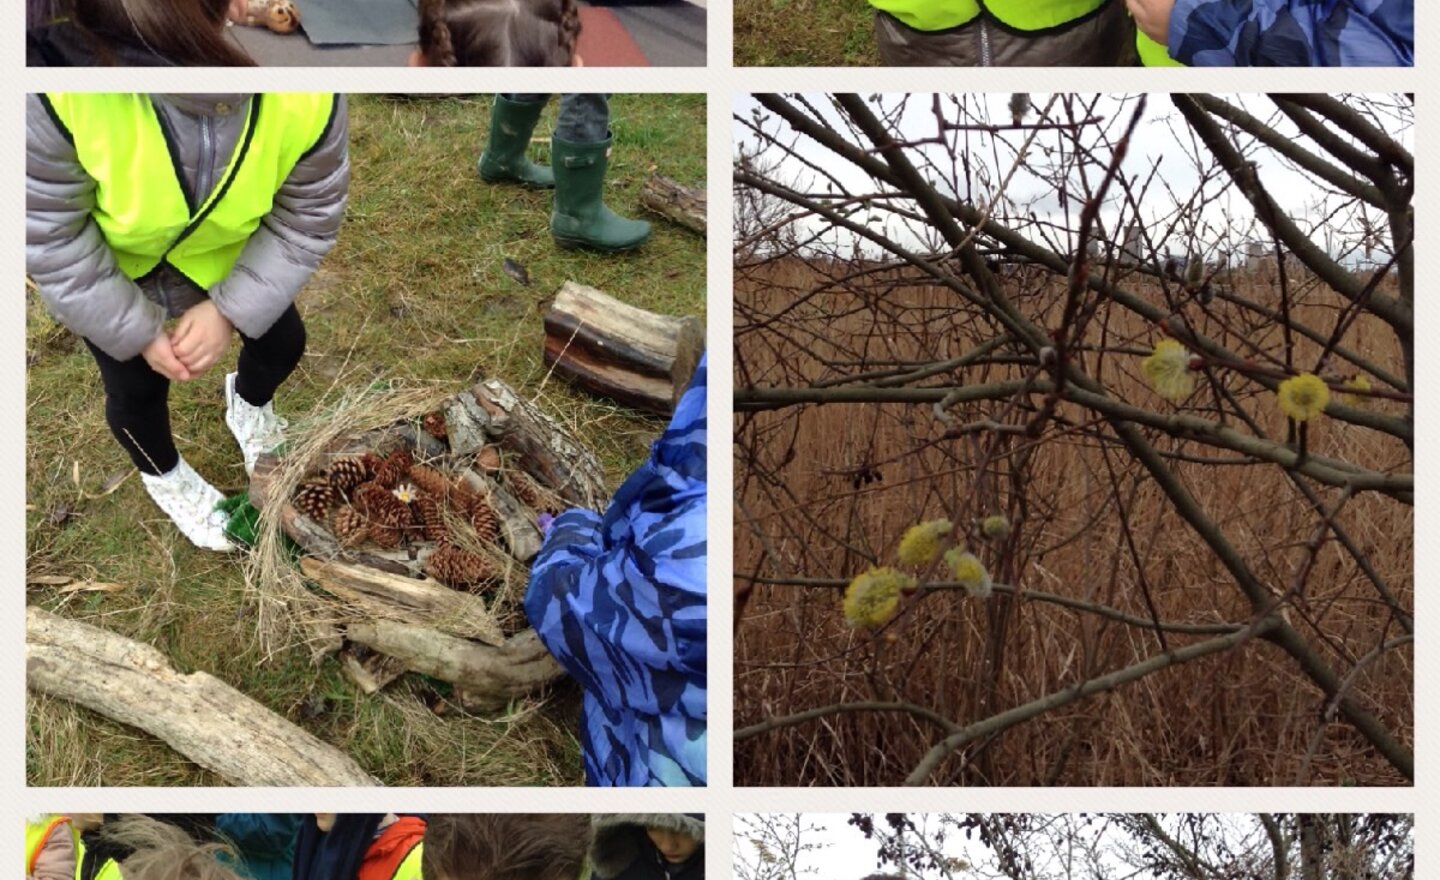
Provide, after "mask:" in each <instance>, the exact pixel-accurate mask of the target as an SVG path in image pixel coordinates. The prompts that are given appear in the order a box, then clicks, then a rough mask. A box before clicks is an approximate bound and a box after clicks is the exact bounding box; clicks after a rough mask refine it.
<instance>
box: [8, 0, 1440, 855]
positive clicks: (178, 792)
mask: <svg viewBox="0 0 1440 880" xmlns="http://www.w3.org/2000/svg"><path fill="white" fill-rule="evenodd" d="M1417 5H1418V6H1419V7H1420V8H1418V9H1417V10H1416V25H1417V29H1418V31H1419V32H1420V33H1422V34H1423V33H1431V34H1432V37H1433V35H1434V34H1435V33H1436V32H1437V29H1440V10H1437V9H1435V8H1434V7H1433V4H1425V3H1421V4H1417ZM20 14H21V11H20V10H17V11H16V12H14V13H12V15H13V16H17V17H18V16H19V15H20ZM707 14H708V22H707V63H706V65H705V66H703V67H696V68H665V69H664V70H663V74H664V75H663V76H646V75H643V71H642V70H640V69H621V68H585V69H582V70H573V69H572V70H565V69H527V70H514V69H493V70H489V69H487V70H483V71H471V70H467V69H462V68H454V69H445V70H436V69H418V68H412V69H404V70H389V69H385V68H374V67H356V68H315V69H299V68H258V69H254V70H245V71H241V72H234V71H224V70H219V69H197V70H189V71H186V72H185V73H184V75H183V78H182V77H181V76H180V75H179V72H177V71H175V70H162V69H139V68H119V69H108V70H104V71H100V70H97V69H59V68H50V69H39V68H23V69H21V70H19V71H15V70H13V69H12V74H14V75H15V76H16V78H15V79H13V80H7V82H8V83H9V85H7V86H5V87H4V88H3V94H0V106H3V107H4V108H5V113H6V114H7V116H8V118H10V119H12V120H19V119H20V118H21V116H22V113H23V111H24V107H25V96H26V95H27V94H29V93H34V92H40V91H66V90H68V91H91V90H99V89H104V90H118V91H141V92H169V91H185V92H207V91H216V92H219V91H227V90H233V89H234V88H235V84H236V83H237V82H239V83H241V84H243V86H244V87H245V89H244V90H253V91H291V90H294V89H295V87H296V85H297V83H303V84H304V87H305V88H315V89H323V90H326V91H331V90H333V91H336V92H347V93H377V94H378V93H393V92H397V91H398V92H409V93H418V92H428V93H446V94H463V93H472V92H506V91H510V90H517V91H519V90H523V91H526V92H539V91H547V92H556V93H560V92H564V91H565V90H566V88H567V87H568V88H574V87H575V86H576V85H577V84H579V85H582V86H583V87H584V88H585V89H587V90H591V91H602V92H613V93H643V94H681V93H684V94H696V93H698V94H703V95H705V96H706V114H705V115H706V144H707V155H706V161H705V171H706V177H707V184H706V189H707V196H708V203H709V224H710V227H711V230H712V231H711V232H710V234H709V235H708V236H707V239H706V244H705V251H706V255H707V267H706V273H705V274H706V279H707V285H706V299H705V303H706V305H705V316H704V319H705V326H706V330H705V341H706V345H707V348H708V351H709V353H710V360H709V375H710V381H711V388H710V394H709V399H708V405H707V410H706V412H707V417H708V419H709V420H710V423H711V425H712V426H713V427H714V431H713V433H712V435H711V441H710V446H709V452H708V474H709V479H710V481H711V482H712V483H714V484H715V485H720V486H727V487H728V486H733V485H734V482H733V480H734V462H733V459H732V455H731V449H730V444H729V442H728V440H729V439H730V438H731V436H732V427H733V424H732V417H733V414H732V409H731V398H732V395H733V387H734V386H733V375H734V373H733V368H734V351H733V335H732V329H733V325H732V320H733V314H732V306H733V300H732V293H731V291H732V286H733V283H734V271H733V266H732V259H733V250H732V247H731V245H732V241H731V238H730V237H729V236H728V235H727V233H728V232H729V231H730V230H731V229H732V222H733V215H732V210H731V208H732V205H731V199H732V187H731V177H732V171H733V165H732V146H733V144H732V128H733V127H732V110H733V105H734V100H735V98H736V96H739V95H743V94H747V93H766V92H776V91H786V92H856V93H861V94H870V93H894V92H933V91H937V90H938V91H956V92H959V91H964V92H996V93H1005V92H1037V93H1039V92H1049V91H1052V90H1053V89H1054V86H1055V79H1056V77H1055V75H1054V71H1051V70H1049V69H1044V68H1015V69H1002V68H980V69H974V70H970V71H966V72H965V73H964V74H963V75H956V76H948V75H944V74H941V75H937V72H936V71H935V70H933V69H904V68H864V69H857V68H738V67H735V66H733V65H732V63H731V58H732V53H733V39H732V33H731V27H732V9H731V5H730V3H728V2H725V0H711V2H710V3H709V5H708V8H707ZM12 20H15V18H12ZM12 39H13V40H17V41H18V37H12ZM1428 60H1429V55H1428V52H1425V51H1422V52H1421V54H1420V59H1419V61H1418V62H1417V64H1416V66H1415V67H1413V68H1408V69H1367V68H1361V69H1343V70H1336V69H1316V70H1303V69H1288V68H1287V69H1267V70H1266V71H1265V72H1264V74H1263V76H1257V75H1254V73H1253V72H1251V71H1248V70H1245V69H1239V68H1208V69H1204V70H1178V69H1170V68H1166V69H1153V70H1149V69H1147V70H1145V71H1144V73H1143V75H1142V76H1140V77H1138V78H1137V76H1136V75H1135V73H1134V72H1132V71H1126V70H1114V69H1103V68H1072V69H1067V70H1065V71H1064V90H1065V91H1070V92H1077V93H1096V92H1102V93H1103V92H1134V91H1145V92H1150V93H1166V92H1172V91H1206V92H1226V93H1247V92H1257V91H1265V92H1272V93H1283V92H1328V93H1340V92H1345V93H1359V92H1371V93H1373V92H1404V93H1413V94H1414V95H1415V104H1416V105H1417V107H1418V111H1419V112H1418V113H1417V116H1416V128H1415V131H1416V135H1415V141H1416V148H1417V149H1416V155H1417V158H1418V161H1419V162H1420V163H1421V164H1422V165H1428V164H1430V163H1431V162H1436V163H1440V150H1436V149H1435V148H1433V147H1432V144H1431V141H1432V137H1431V136H1430V135H1426V134H1425V132H1427V131H1432V130H1440V129H1437V127H1436V124H1435V123H1434V122H1433V121H1432V120H1431V119H1430V118H1429V116H1430V114H1429V112H1428V109H1429V107H1430V105H1431V104H1432V103H1433V102H1434V100H1435V98H1434V96H1432V94H1431V92H1432V91H1433V89H1432V88H1431V82H1432V81H1430V80H1428V77H1427V76H1426V75H1425V74H1424V73H1423V71H1424V69H1425V68H1426V62H1427V61H1428ZM8 63H10V64H11V65H13V66H15V67H19V66H20V65H21V64H22V63H23V62H21V61H20V60H19V58H18V57H16V58H15V59H14V60H13V61H10V62H8ZM944 73H945V74H948V73H949V71H948V70H946V71H945V72H944ZM297 74H299V76H297ZM952 84H953V85H952ZM1137 85H1138V86H1140V88H1138V89H1137ZM182 86H183V88H179V87H182ZM1437 137H1440V136H1437ZM0 143H3V150H4V151H5V154H6V155H7V156H8V157H9V158H10V162H11V167H12V168H14V167H16V166H18V165H19V164H21V163H22V161H23V159H24V156H23V150H24V147H25V144H24V138H23V136H22V135H17V134H12V135H11V136H9V137H7V138H5V139H3V142H0ZM16 178H18V174H16V175H15V177H14V178H12V180H15V179H16ZM16 186H17V195H21V194H20V193H19V192H18V182H17V183H16ZM22 197H23V196H22ZM1414 203H1415V205H1416V227H1417V229H1418V230H1419V233H1418V235H1419V236H1423V238H1420V239H1419V240H1418V241H1419V244H1420V245H1421V246H1420V247H1419V248H1418V249H1417V259H1416V271H1417V276H1418V277H1419V278H1421V279H1423V278H1427V277H1440V250H1431V249H1429V248H1427V247H1424V246H1423V245H1424V244H1425V243H1427V240H1428V239H1429V238H1430V233H1429V228H1430V225H1431V222H1432V220H1433V219H1434V218H1433V216H1432V215H1434V214H1436V211H1435V209H1434V208H1433V207H1432V206H1434V205H1436V204H1440V176H1437V175H1428V174H1422V175H1420V176H1419V178H1418V180H1417V184H1416V190H1415V198H1414ZM16 214H18V212H16ZM11 222H12V224H13V225H12V226H11V227H10V228H11V229H12V232H14V233H15V236H16V240H20V239H22V238H23V230H21V229H20V228H19V221H18V219H12V221H11ZM10 253H11V256H10V257H8V258H7V259H9V260H12V261H13V262H12V263H11V265H13V266H15V267H17V268H18V269H22V270H23V268H24V266H23V263H22V262H21V261H22V259H23V257H22V255H21V254H20V249H19V248H18V247H14V248H11V250H10ZM18 274H20V273H19V272H17V275H18ZM17 316H18V317H19V320H16V321H7V322H5V323H4V327H5V329H4V331H3V332H5V333H7V334H10V338H11V342H12V344H11V345H10V346H9V350H10V351H11V352H14V353H16V354H13V355H12V357H11V371H12V372H11V373H10V381H7V382H4V383H0V386H3V387H0V407H3V410H4V411H5V412H9V413H13V414H16V417H15V418H12V419H10V420H9V422H8V425H7V427H6V428H5V433H4V435H3V439H0V445H3V448H4V450H5V451H6V453H7V459H8V461H9V462H10V464H9V465H8V466H7V467H6V468H4V469H3V471H0V485H4V486H6V487H7V488H10V489H11V491H10V492H9V497H10V498H11V505H10V506H9V508H8V510H9V511H10V512H9V514H8V519H4V520H0V522H4V523H5V525H4V526H3V530H0V542H3V543H0V547H8V548H9V550H10V553H9V554H8V555H7V557H6V558H9V559H11V560H13V562H12V569H11V570H12V572H13V573H14V574H16V575H19V576H22V577H23V575H24V574H25V570H24V569H25V567H26V559H27V555H28V551H27V539H26V511H25V508H24V507H23V502H22V499H25V498H26V497H27V489H26V471H25V466H24V462H25V460H26V457H25V446H26V434H25V425H24V419H23V418H22V417H20V414H22V413H27V412H28V408H27V404H26V388H27V372H28V367H27V366H25V365H23V364H21V363H20V361H21V358H20V357H19V354H18V352H20V351H23V350H25V345H26V341H25V319H24V314H23V313H18V314H17ZM1414 320H1415V323H1416V325H1417V326H1418V327H1420V328H1422V331H1423V329H1424V328H1433V327H1440V298H1436V297H1424V296H1422V297H1420V298H1419V301H1417V302H1416V303H1415V316H1414ZM1422 338H1423V337H1422ZM1415 372H1416V374H1417V377H1421V376H1426V375H1435V376H1437V377H1440V351H1437V350H1431V349H1428V347H1427V346H1421V348H1420V349H1419V352H1418V355H1417V363H1416V370H1415ZM1416 405H1417V409H1416V412H1417V415H1416V419H1415V421H1416V422H1417V423H1419V424H1421V425H1429V424H1432V423H1435V422H1437V421H1440V404H1437V403H1436V401H1435V400H1434V399H1432V398H1429V397H1425V396H1420V397H1419V399H1418V400H1417V402H1416ZM1417 441H1418V442H1416V444H1415V448H1414V453H1415V456H1416V458H1418V460H1419V462H1420V464H1419V465H1418V467H1419V468H1420V472H1421V474H1422V477H1423V478H1422V479H1421V480H1420V483H1421V485H1422V486H1428V485H1430V484H1431V483H1432V482H1434V476H1435V475H1434V474H1432V473H1430V470H1431V468H1432V467H1433V465H1431V464H1430V462H1431V459H1432V456H1431V455H1430V454H1429V452H1430V451H1431V450H1432V448H1433V444H1432V443H1431V442H1430V438H1429V437H1428V436H1427V435H1426V432H1425V431H1423V430H1422V432H1421V433H1420V436H1419V437H1418V438H1417ZM1422 491H1423V490H1422ZM726 500H727V498H726V496H725V495H723V494H722V495H720V496H718V501H716V502H714V503H711V504H710V506H709V510H708V517H707V528H708V551H709V557H708V562H707V569H706V576H707V581H708V588H709V591H710V596H711V598H712V600H715V597H719V598H718V600H715V601H712V603H711V604H710V607H709V618H708V625H709V632H710V636H711V638H710V639H709V643H708V670H709V683H708V692H709V705H708V712H709V718H710V719H711V723H710V734H709V742H708V747H709V751H708V759H707V768H708V779H709V784H708V785H707V786H706V787H704V788H699V789H695V790H689V789H680V790H671V789H661V788H651V789H626V788H617V789H601V788H583V789H582V788H573V789H572V788H530V787H523V788H522V787H501V788H484V787H465V788H449V787H440V788H401V789H397V790H387V789H382V788H359V789H353V790H351V789H329V788H276V789H264V788H236V789H219V788H195V789H187V788H161V789H154V788H98V789H91V788H39V787H31V786H29V784H28V781H27V767H26V735H27V725H26V711H25V706H26V694H25V678H24V677H23V676H22V675H20V674H14V675H12V676H11V677H7V678H6V680H7V681H8V682H10V687H11V694H12V700H11V705H13V706H15V707H16V708H15V709H14V711H13V712H12V713H11V715H10V717H9V722H8V724H7V725H6V729H7V730H8V731H10V733H9V734H8V736H6V737H3V738H0V741H8V742H9V744H10V746H9V748H8V749H7V752H8V754H9V755H10V758H9V759H8V760H9V762H10V763H9V766H10V768H11V770H10V772H9V773H8V774H7V776H8V779H9V780H10V781H9V783H8V786H10V788H9V793H10V795H11V796H10V797H9V798H6V801H7V803H8V804H9V805H10V806H9V808H8V809H9V813H10V817H9V819H10V826H11V827H12V828H18V826H19V820H20V819H21V817H22V814H23V815H31V814H33V813H36V812H40V811H53V810H77V811H85V810H93V811H98V812H151V811H153V812H168V813H173V812H203V811H210V810H214V809H215V808H217V807H222V808H224V809H233V810H244V809H252V810H261V811H275V810H289V811H297V812H309V811H325V810H333V811H352V812H353V811H357V810H358V811H363V810H379V811H382V812H384V811H389V810H391V809H394V808H395V807H396V806H397V805H398V806H400V807H402V808H403V809H406V810H413V811H417V812H442V811H453V812H480V811H485V810H489V809H493V810H495V811H498V812H549V811H554V812H561V811H573V810H583V811H593V812H607V811H624V812H636V813H656V812H668V811H678V812H704V813H705V814H706V817H707V821H708V822H709V823H711V828H712V830H711V836H710V838H709V839H708V840H707V849H708V850H709V858H708V860H707V866H706V871H707V873H706V876H708V877H712V878H714V877H729V876H732V873H731V859H732V855H733V853H732V843H733V841H732V840H731V835H730V829H731V822H732V817H733V816H734V815H736V814H741V813H756V812H801V813H807V812H808V813H837V812H850V811H864V812H877V813H878V812H942V811H947V810H956V809H959V808H961V807H962V806H963V807H964V808H966V809H971V808H973V809H975V810H977V811H982V812H1030V811H1033V812H1087V811H1099V810H1112V811H1126V812H1130V811H1148V810H1154V811H1204V812H1236V811H1251V810H1254V811H1285V810H1291V811H1297V810H1298V811H1306V812H1400V813H1411V814H1414V816H1415V821H1416V835H1415V836H1416V843H1417V847H1416V849H1417V851H1418V852H1419V858H1420V861H1421V863H1422V864H1428V863H1429V861H1430V860H1432V859H1433V858H1434V857H1433V856H1432V855H1431V850H1432V849H1433V848H1435V847H1436V846H1440V844H1437V843H1436V842H1437V841H1440V832H1435V831H1434V830H1432V826H1434V825H1435V824H1436V823H1437V822H1440V809H1437V808H1436V807H1435V806H1433V804H1435V803H1440V797H1437V800H1436V801H1430V800H1429V797H1433V796H1436V795H1437V794H1440V774H1437V772H1436V771H1435V770H1434V769H1433V768H1432V762H1430V761H1428V760H1422V761H1421V763H1420V766H1419V768H1418V770H1417V775H1416V776H1415V780H1414V784H1413V785H1410V786H1404V787H1380V788H1318V787H1316V788H1309V787H1307V788H1299V787H1289V786H1280V787H1269V788H1259V787H1255V788H1197V789H1187V788H1063V787H1062V788H1054V789H1047V788H1010V789H1004V788H999V789H997V788H970V789H948V788H935V787H922V788H907V789H901V788H865V789H860V788H842V789H813V788H771V787H764V788H750V787H741V786H736V785H734V784H733V783H732V773H733V766H734V760H733V754H732V745H733V743H732V739H731V733H732V730H733V724H732V720H731V719H732V717H733V709H734V703H733V699H732V696H733V685H734V670H733V661H734V655H733V650H732V644H731V633H733V632H734V626H733V624H734V617H733V608H732V607H731V603H730V601H729V599H728V597H727V596H726V594H725V593H724V591H723V585H727V584H731V583H733V578H734V575H735V570H734V565H733V562H732V553H733V549H734V544H733V532H732V528H733V522H732V516H731V506H730V505H729V504H728V503H724V502H725V501H726ZM1434 517H1435V514H1434V513H1433V512H1432V506H1431V505H1430V504H1428V503H1424V502H1422V503H1421V504H1420V505H1419V506H1418V508H1417V509H1416V510H1415V511H1414V530H1415V534H1416V535H1428V534H1430V531H1429V527H1430V526H1431V525H1433V524H1434V523H1435V519H1434ZM1437 572H1440V558H1437V556H1436V550H1435V549H1434V546H1433V545H1429V543H1428V541H1420V542H1417V546H1416V549H1415V570H1414V574H1415V580H1416V581H1417V582H1424V581H1426V580H1428V579H1427V578H1426V577H1425V575H1428V574H1431V573H1437ZM717 588H718V589H717ZM1417 593H1418V594H1419V595H1417V596H1416V600H1415V605H1416V609H1417V612H1419V617H1420V620H1421V621H1422V624H1421V626H1422V630H1421V633H1420V635H1421V636H1422V638H1421V639H1419V641H1421V642H1422V643H1423V642H1424V641H1425V640H1424V639H1423V636H1424V635H1427V634H1433V633H1434V631H1435V630H1434V626H1433V624H1425V623H1424V621H1426V620H1427V619H1428V615H1426V614H1424V612H1423V608H1424V607H1430V605H1432V604H1434V603H1433V601H1432V600H1431V599H1430V598H1428V594H1427V592H1426V591H1424V590H1420V591H1417ZM22 611H23V609H20V608H18V607H16V608H15V615H14V616H15V618H16V619H23V614H22ZM11 644H12V645H13V647H12V648H10V649H9V651H10V653H11V659H10V663H11V668H12V669H19V668H20V661H21V655H22V652H23V650H24V644H23V639H14V640H12V641H11ZM1413 671H1414V685H1413V687H1414V694H1413V696H1414V708H1415V718H1416V731H1415V745H1416V750H1417V751H1420V752H1422V753H1424V754H1427V755H1428V753H1429V747H1430V745H1431V743H1432V740H1433V736H1432V733H1433V732H1434V730H1435V728H1436V724H1437V723H1440V719H1437V717H1436V710H1435V708H1434V706H1435V705H1436V703H1437V699H1436V696H1437V695H1436V693H1435V687H1434V682H1435V681H1437V680H1440V679H1437V677H1436V675H1435V673H1436V672H1440V665H1437V663H1436V661H1434V660H1433V659H1432V658H1431V656H1430V652H1429V650H1428V648H1425V647H1422V649H1421V650H1419V651H1417V652H1416V659H1415V663H1414V666H1413ZM1426 792H1429V795H1428V796H1427V795H1426ZM1427 803H1428V804H1431V806H1428V807H1427V806H1426V804H1427ZM12 839H13V840H18V839H19V837H18V834H15V835H12ZM1423 875H1424V873H1422V876H1423ZM855 876H856V877H857V878H858V877H859V876H860V873H859V872H858V871H857V873H856V875H855ZM835 880H848V878H835Z"/></svg>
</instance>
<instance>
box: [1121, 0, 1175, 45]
mask: <svg viewBox="0 0 1440 880" xmlns="http://www.w3.org/2000/svg"><path fill="white" fill-rule="evenodd" d="M1125 5H1126V6H1128V7H1130V14H1131V15H1132V16H1134V17H1135V26H1136V27H1138V28H1139V29H1140V30H1141V32H1142V33H1144V34H1145V36H1147V37H1149V38H1150V39H1152V40H1154V41H1155V42H1157V43H1159V44H1160V45H1162V46H1164V45H1165V44H1166V41H1167V40H1169V33H1170V10H1171V9H1173V8H1174V6H1175V0H1125Z"/></svg>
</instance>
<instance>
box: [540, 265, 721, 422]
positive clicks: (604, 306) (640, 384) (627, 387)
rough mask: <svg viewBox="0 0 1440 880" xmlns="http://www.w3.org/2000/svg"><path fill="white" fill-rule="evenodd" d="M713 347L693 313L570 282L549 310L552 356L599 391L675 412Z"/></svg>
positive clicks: (567, 373)
mask: <svg viewBox="0 0 1440 880" xmlns="http://www.w3.org/2000/svg"><path fill="white" fill-rule="evenodd" d="M704 348H705V328H704V326H703V325H702V324H701V322H700V319H699V318H697V317H695V316H693V315H689V316H686V317H684V318H674V317H670V316H667V315H657V314H655V313H653V312H647V311H645V310H644V309H640V308H636V307H635V306H632V305H628V304H627V303H623V302H621V301H620V300H618V299H615V298H614V297H612V296H608V295H606V294H604V293H602V292H600V291H598V290H596V289H595V288H593V287H586V286H585V285H583V284H576V283H575V282H573V281H567V282H565V285H564V286H563V287H561V288H560V292H559V293H557V294H555V302H554V303H553V304H552V305H551V306H550V310H549V311H548V312H546V314H545V363H546V364H547V365H551V366H553V367H554V369H555V372H556V373H558V374H559V375H561V376H564V377H565V378H566V379H569V380H570V381H571V382H573V383H574V384H576V385H578V386H580V387H581V388H583V389H585V390H586V391H588V392H590V393H592V394H598V395H601V396H603V397H609V398H612V399H614V400H617V401H619V402H620V403H623V404H625V405H626V406H631V407H634V408H636V409H640V410H644V411H646V412H652V413H657V414H659V415H669V414H670V413H672V412H674V410H675V402H676V401H677V400H678V399H679V397H680V394H681V393H682V392H684V390H685V386H686V385H687V384H688V383H689V381H690V375H691V374H692V373H694V372H695V366H696V365H697V364H698V363H699V362H700V355H701V353H702V351H703V350H704Z"/></svg>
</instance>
